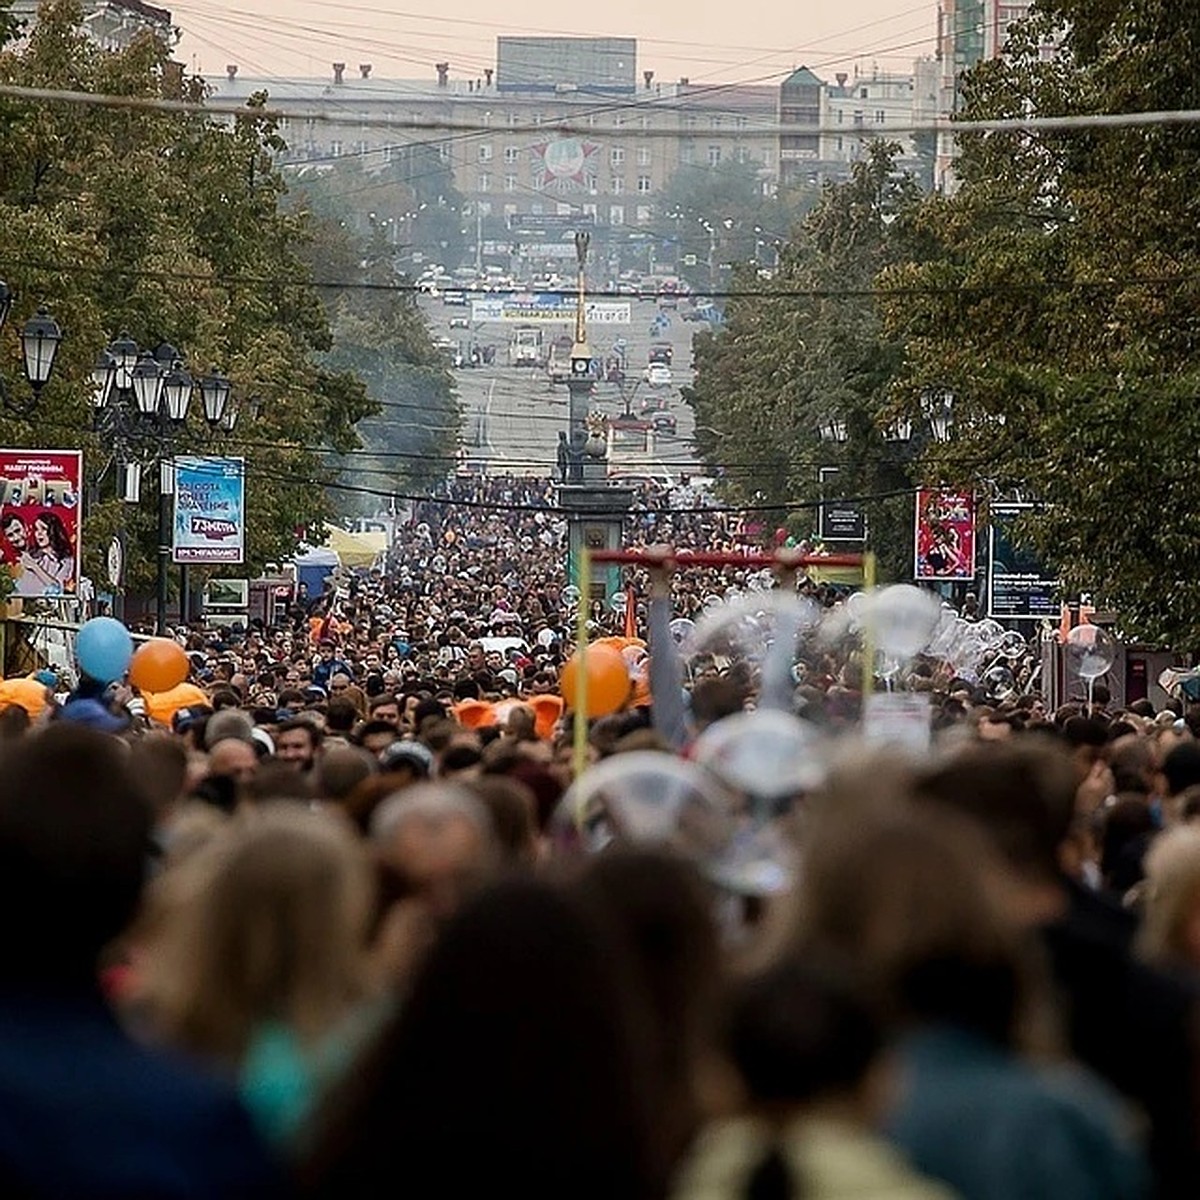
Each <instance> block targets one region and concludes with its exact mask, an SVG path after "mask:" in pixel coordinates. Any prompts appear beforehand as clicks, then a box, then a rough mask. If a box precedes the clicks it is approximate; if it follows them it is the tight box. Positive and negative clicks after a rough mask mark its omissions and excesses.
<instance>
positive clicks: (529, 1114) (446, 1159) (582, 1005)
mask: <svg viewBox="0 0 1200 1200" xmlns="http://www.w3.org/2000/svg"><path fill="white" fill-rule="evenodd" d="M621 966H622V964H621V962H620V959H619V957H618V955H617V954H614V953H613V952H612V951H611V950H610V949H609V947H608V946H607V944H606V943H605V941H604V939H603V937H602V935H601V931H599V930H597V929H596V928H595V927H594V926H593V924H592V922H590V921H589V920H588V917H587V915H586V913H584V912H582V911H581V909H580V908H579V906H578V905H577V904H576V903H575V902H574V901H573V900H572V899H571V898H570V897H568V896H566V895H564V894H562V893H561V892H559V891H557V890H556V889H554V888H552V887H551V886H549V885H548V884H546V883H541V882H537V881H534V880H520V879H514V880H510V881H506V882H503V883H499V884H496V885H494V886H493V887H490V888H488V889H486V890H485V891H484V892H483V893H481V894H480V895H478V896H477V897H475V898H473V899H471V900H468V901H467V902H466V903H465V904H464V906H463V907H462V908H461V910H460V911H459V912H458V913H457V914H456V915H455V916H454V917H453V918H451V920H450V921H449V922H448V923H447V924H446V926H445V927H444V929H443V930H442V932H441V935H440V937H439V938H438V940H437V941H436V942H435V943H434V945H433V947H432V949H431V950H430V953H429V955H428V957H427V959H426V960H425V962H424V964H423V966H422V968H421V970H420V971H419V973H418V975H417V978H416V980H415V982H414V984H413V986H412V989H411V992H410V993H409V995H408V997H407V999H406V1000H405V1002H404V1004H403V1005H401V1006H400V1007H399V1008H398V1009H397V1011H396V1014H395V1015H394V1016H393V1018H392V1019H391V1022H390V1023H389V1025H388V1027H387V1028H386V1030H385V1031H384V1033H383V1035H382V1037H381V1038H380V1039H379V1040H378V1042H377V1043H376V1045H375V1047H374V1049H373V1051H372V1052H371V1053H370V1054H369V1056H368V1057H367V1058H366V1059H365V1061H363V1062H362V1063H361V1064H360V1067H359V1070H358V1071H356V1072H355V1077H354V1078H353V1079H352V1080H350V1081H348V1083H347V1085H346V1087H345V1088H344V1089H343V1091H342V1092H341V1093H340V1094H336V1095H334V1096H331V1097H330V1101H329V1104H328V1106H327V1109H326V1118H327V1119H326V1121H325V1122H324V1123H319V1124H318V1130H319V1132H318V1136H317V1139H316V1148H315V1151H314V1154H313V1156H312V1159H311V1160H310V1163H309V1168H308V1172H307V1174H308V1175H309V1177H310V1179H311V1180H312V1182H313V1184H314V1187H313V1190H314V1191H315V1193H316V1194H317V1195H318V1196H321V1197H326V1196H328V1197H333V1196H348V1195H364V1194H368V1193H370V1192H371V1191H372V1190H373V1189H374V1188H378V1187H385V1186H387V1182H388V1181H389V1180H394V1179H395V1172H396V1167H397V1164H398V1163H402V1164H403V1171H404V1176H405V1179H406V1181H407V1184H408V1186H409V1187H411V1188H412V1189H413V1190H414V1191H416V1192H421V1193H424V1192H432V1191H437V1192H444V1193H446V1194H448V1195H452V1196H470V1195H477V1194H480V1193H482V1192H486V1191H489V1190H491V1191H494V1190H496V1189H497V1188H499V1189H500V1190H502V1191H505V1192H512V1193H513V1194H514V1195H520V1196H522V1197H523V1198H525V1200H561V1197H563V1196H567V1195H569V1196H572V1197H575V1198H577V1200H611V1198H612V1197H615V1196H621V1197H629V1198H631V1200H635V1198H636V1200H642V1198H644V1197H645V1196H646V1195H647V1192H648V1190H649V1189H650V1186H651V1185H652V1183H656V1182H658V1180H657V1179H652V1168H651V1166H650V1164H649V1162H648V1160H649V1158H650V1155H649V1153H648V1151H647V1149H646V1146H647V1129H648V1120H649V1114H648V1113H646V1112H645V1095H644V1092H643V1091H642V1090H641V1089H640V1088H639V1086H638V1080H639V1069H640V1061H639V1055H638V1050H639V1047H638V1044H637V1041H636V1029H635V1025H634V1023H633V1020H632V1018H631V1016H630V1006H629V1002H628V997H627V994H626V991H625V989H624V987H623V976H622V972H621ZM581 1031H586V1036H580V1035H581ZM466 1148H469V1152H464V1151H465V1149H466Z"/></svg>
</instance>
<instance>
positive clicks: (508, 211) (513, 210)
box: [504, 204, 517, 217]
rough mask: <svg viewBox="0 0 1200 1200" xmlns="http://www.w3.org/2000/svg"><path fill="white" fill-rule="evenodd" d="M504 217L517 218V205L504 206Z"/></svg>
mask: <svg viewBox="0 0 1200 1200" xmlns="http://www.w3.org/2000/svg"><path fill="white" fill-rule="evenodd" d="M504 215H505V216H506V217H515V216H516V215H517V206H516V205H515V204H506V205H505V206H504Z"/></svg>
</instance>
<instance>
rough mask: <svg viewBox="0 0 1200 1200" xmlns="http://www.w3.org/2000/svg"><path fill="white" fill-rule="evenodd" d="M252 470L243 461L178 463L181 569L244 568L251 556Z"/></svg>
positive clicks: (174, 553) (176, 546)
mask: <svg viewBox="0 0 1200 1200" xmlns="http://www.w3.org/2000/svg"><path fill="white" fill-rule="evenodd" d="M245 500H246V467H245V460H244V459H241V458H216V457H213V456H210V455H209V456H199V455H195V456H192V455H181V456H180V457H178V458H176V459H175V524H174V529H173V533H172V539H171V557H172V559H173V560H174V561H175V562H177V563H240V562H242V561H243V559H244V558H245V552H246V503H245Z"/></svg>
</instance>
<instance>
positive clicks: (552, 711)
mask: <svg viewBox="0 0 1200 1200" xmlns="http://www.w3.org/2000/svg"><path fill="white" fill-rule="evenodd" d="M525 703H526V704H528V705H529V707H530V708H532V709H533V718H534V719H533V728H534V732H535V733H536V734H537V735H538V737H540V738H541V739H542V740H543V741H548V740H549V739H550V738H552V737H553V736H554V727H555V725H557V724H558V722H559V718H561V717H562V715H563V709H564V708H565V707H566V705H565V704H564V703H563V698H562V697H561V696H549V695H547V696H530V697H529V698H528V699H527V700H526V701H525Z"/></svg>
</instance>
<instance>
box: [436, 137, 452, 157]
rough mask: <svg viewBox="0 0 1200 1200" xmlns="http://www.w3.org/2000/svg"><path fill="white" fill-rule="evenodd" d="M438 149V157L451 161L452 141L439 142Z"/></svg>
mask: <svg viewBox="0 0 1200 1200" xmlns="http://www.w3.org/2000/svg"><path fill="white" fill-rule="evenodd" d="M437 150H438V159H439V160H440V161H441V162H449V161H450V143H449V142H438V148H437Z"/></svg>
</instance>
